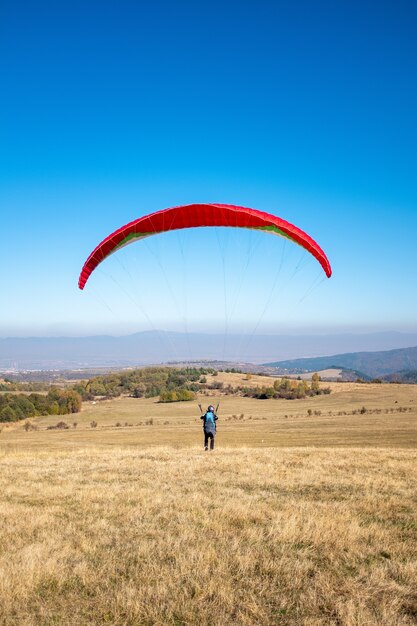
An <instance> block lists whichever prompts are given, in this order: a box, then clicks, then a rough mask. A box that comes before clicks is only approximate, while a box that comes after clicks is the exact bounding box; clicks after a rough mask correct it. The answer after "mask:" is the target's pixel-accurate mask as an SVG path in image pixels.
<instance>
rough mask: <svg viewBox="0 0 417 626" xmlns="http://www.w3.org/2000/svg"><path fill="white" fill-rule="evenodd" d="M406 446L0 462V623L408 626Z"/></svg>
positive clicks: (412, 567)
mask: <svg viewBox="0 0 417 626" xmlns="http://www.w3.org/2000/svg"><path fill="white" fill-rule="evenodd" d="M416 461H417V454H416V452H415V451H409V450H408V451H407V450H405V451H392V450H381V449H367V450H364V449H338V450H334V449H321V450H317V449H311V448H305V449H291V450H288V449H287V450H284V449H258V450H254V449H247V448H241V449H222V450H219V451H216V452H214V453H213V454H212V453H206V454H204V453H201V451H200V450H196V449H195V448H194V449H188V450H184V449H182V450H175V449H172V448H163V447H158V448H151V449H132V448H130V449H128V448H124V449H123V448H113V449H111V450H109V449H104V448H84V449H78V450H73V451H55V452H52V451H49V452H41V451H29V452H28V451H26V452H8V451H6V452H3V453H2V455H1V476H0V481H1V493H2V505H1V513H2V514H1V520H2V522H1V536H2V540H1V555H0V615H1V618H0V620H1V623H3V624H19V625H20V624H24V625H39V624H45V625H46V624H48V625H49V624H74V625H75V624H84V625H88V624H105V623H110V624H120V625H121V624H161V625H162V624H173V625H174V624H175V625H179V624H212V625H219V626H220V625H222V626H226V625H229V624H230V625H236V624H278V625H284V624H288V625H318V624H340V625H346V626H354V625H355V626H359V625H360V626H362V625H365V624H366V625H369V626H370V625H375V626H377V625H378V626H380V625H386V626H400V625H401V626H403V625H410V624H414V623H415V620H416V616H417V590H416V585H415V583H416V580H417V560H416V540H417V519H416V515H415V513H416V511H415V494H416V492H417V480H416V474H415V463H416Z"/></svg>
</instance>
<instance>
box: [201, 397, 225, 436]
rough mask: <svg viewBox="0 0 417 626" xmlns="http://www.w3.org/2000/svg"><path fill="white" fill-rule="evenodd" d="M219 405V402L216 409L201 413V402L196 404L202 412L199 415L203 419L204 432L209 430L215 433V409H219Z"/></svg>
mask: <svg viewBox="0 0 417 626" xmlns="http://www.w3.org/2000/svg"><path fill="white" fill-rule="evenodd" d="M219 406H220V402H219V403H218V405H217V406H216V409H215V410H214V411H206V412H205V413H203V408H202V406H201V404H199V405H198V408H199V409H200V411H201V413H203V414H202V415H201V419H202V420H203V429H204V432H211V433H213V434H215V433H216V431H217V424H216V421H217V411H218V410H219ZM207 427H208V428H207Z"/></svg>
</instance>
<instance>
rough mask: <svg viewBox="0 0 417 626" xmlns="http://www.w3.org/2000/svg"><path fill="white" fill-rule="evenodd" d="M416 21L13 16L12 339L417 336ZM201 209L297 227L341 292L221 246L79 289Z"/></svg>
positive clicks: (96, 11)
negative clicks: (223, 208)
mask: <svg viewBox="0 0 417 626" xmlns="http://www.w3.org/2000/svg"><path fill="white" fill-rule="evenodd" d="M416 19H417V5H416V4H415V3H414V2H404V1H402V2H401V1H400V2H398V1H397V2H383V1H382V2H381V1H379V2H337V3H335V2H330V1H329V2H297V1H295V2H291V3H289V2H285V3H284V2H279V1H275V2H262V1H260V2H259V1H258V2H221V3H220V2H213V1H211V2H198V3H196V2H194V3H191V2H175V3H174V2H154V3H141V2H117V3H116V2H113V3H110V2H100V3H99V2H87V3H81V2H80V3H77V2H71V3H68V4H66V3H65V2H62V3H56V2H55V3H52V2H51V3H43V2H36V3H33V2H31V3H24V2H20V3H16V2H11V1H8V0H4V1H3V2H2V3H1V5H0V72H1V75H0V78H1V82H0V84H1V86H0V90H1V94H0V95H1V97H0V208H1V216H2V243H1V246H0V268H1V270H0V271H1V278H2V285H3V289H2V296H1V298H2V305H1V307H0V336H10V335H50V334H52V335H54V334H72V335H77V334H95V333H102V332H110V333H113V334H124V333H127V332H132V331H135V330H143V329H150V328H152V327H155V328H172V329H177V330H183V329H184V328H185V327H187V328H188V329H193V330H194V329H195V330H212V329H215V328H217V329H220V330H221V329H226V330H227V332H233V331H234V330H239V331H240V330H242V329H249V332H251V330H253V329H254V328H255V327H256V328H257V331H259V332H260V331H265V332H277V333H280V332H282V331H288V332H305V331H314V332H335V331H339V330H386V329H392V330H417V320H416V316H415V312H416V308H417V289H416V286H417V285H416V272H415V267H416V232H417V150H416V145H417V124H416V114H415V112H416V111H417V38H416V37H415V24H416ZM197 201H206V202H223V203H232V204H242V205H245V206H252V207H255V208H258V209H261V210H264V211H268V212H271V213H275V214H277V215H280V216H281V217H284V218H285V219H287V220H289V221H292V222H294V223H295V224H297V225H298V226H300V227H301V228H302V229H304V230H306V231H307V232H308V233H310V234H311V235H312V236H313V237H314V238H315V239H317V241H318V242H319V243H320V245H321V246H322V247H323V248H324V249H325V250H326V252H327V254H328V256H329V258H330V260H331V263H332V265H333V270H334V276H333V278H332V279H331V280H330V281H321V280H320V273H319V271H318V266H317V264H316V262H315V261H314V260H312V259H309V258H301V257H300V254H299V252H300V251H299V250H298V249H296V250H292V249H289V247H288V246H287V245H286V244H284V243H283V242H281V241H278V242H277V240H276V238H274V237H268V236H267V235H262V236H263V239H262V240H258V239H257V237H258V236H257V235H256V236H255V235H253V234H250V233H242V232H241V231H239V232H233V233H225V232H224V231H222V232H217V231H215V232H213V231H210V232H208V231H207V230H206V229H200V230H196V231H190V232H189V233H177V234H172V235H165V236H161V237H160V238H159V239H158V238H154V240H152V241H151V240H149V241H148V242H147V244H146V245H143V246H142V248H140V246H141V244H136V245H133V246H131V247H130V248H129V249H128V248H126V249H125V250H123V251H121V252H120V253H119V255H114V256H113V257H112V258H111V259H109V260H108V261H106V262H105V263H104V264H103V265H102V268H101V269H102V271H100V272H97V273H96V274H95V275H93V276H92V278H91V280H90V282H89V284H88V286H87V288H86V290H85V292H83V293H82V292H80V291H79V290H78V288H77V279H78V274H79V271H80V269H81V266H82V264H83V262H84V260H85V258H86V257H87V255H88V254H89V253H90V251H91V250H92V249H93V248H94V247H95V246H96V245H97V243H98V242H99V241H100V240H101V239H102V238H103V237H105V236H106V235H107V234H109V233H110V232H111V231H112V230H114V229H115V228H118V227H119V226H121V225H122V224H124V223H126V222H128V221H130V220H132V219H135V218H136V217H139V216H140V215H144V214H146V213H148V212H151V211H154V210H158V209H162V208H165V207H168V206H173V205H177V204H182V203H191V202H197ZM157 239H158V240H157ZM116 257H117V258H116ZM300 258H301V260H302V268H301V270H300V271H296V270H297V268H298V265H299V262H300ZM281 259H283V263H282V264H281ZM248 261H249V262H248ZM278 267H279V268H280V269H279V272H278V273H277V268H278ZM242 277H243V278H242ZM316 283H317V284H316ZM271 285H272V286H274V289H272V291H271ZM300 300H301V302H300Z"/></svg>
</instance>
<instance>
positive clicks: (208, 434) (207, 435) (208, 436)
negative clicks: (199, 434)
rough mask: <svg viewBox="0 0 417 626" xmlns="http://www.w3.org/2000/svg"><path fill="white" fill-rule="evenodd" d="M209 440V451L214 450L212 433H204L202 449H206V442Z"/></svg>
mask: <svg viewBox="0 0 417 626" xmlns="http://www.w3.org/2000/svg"><path fill="white" fill-rule="evenodd" d="M209 439H210V450H213V449H214V433H206V432H204V447H205V448H208V440H209Z"/></svg>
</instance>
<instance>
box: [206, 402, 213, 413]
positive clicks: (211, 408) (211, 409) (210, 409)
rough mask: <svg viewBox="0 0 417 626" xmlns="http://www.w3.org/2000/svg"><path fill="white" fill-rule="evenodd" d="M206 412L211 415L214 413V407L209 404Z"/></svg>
mask: <svg viewBox="0 0 417 626" xmlns="http://www.w3.org/2000/svg"><path fill="white" fill-rule="evenodd" d="M207 411H211V412H212V413H214V406H213V405H212V404H210V406H209V408H208V409H207Z"/></svg>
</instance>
